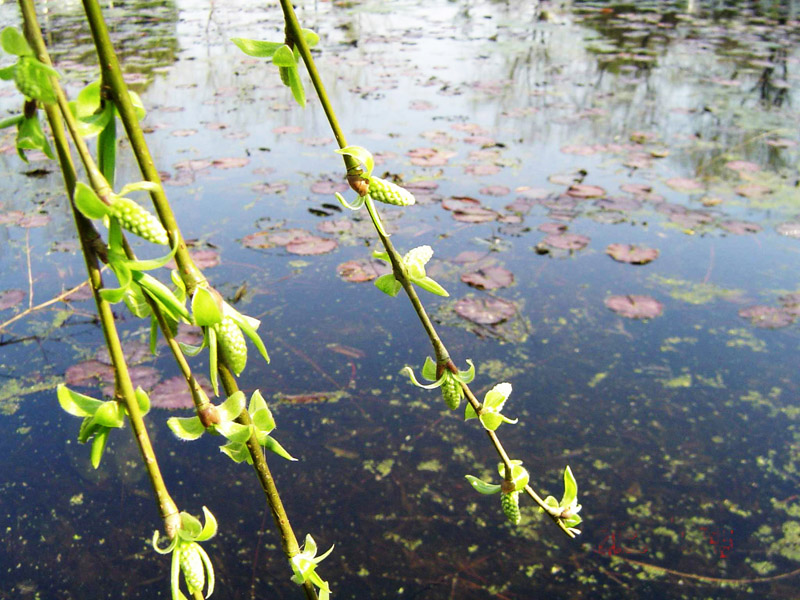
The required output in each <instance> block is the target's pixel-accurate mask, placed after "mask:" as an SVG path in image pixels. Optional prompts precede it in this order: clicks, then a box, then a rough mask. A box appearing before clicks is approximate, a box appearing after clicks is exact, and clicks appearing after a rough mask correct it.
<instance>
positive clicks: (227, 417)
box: [217, 391, 245, 421]
mask: <svg viewBox="0 0 800 600" xmlns="http://www.w3.org/2000/svg"><path fill="white" fill-rule="evenodd" d="M244 403H245V397H244V392H241V391H238V392H235V393H234V394H232V395H231V396H229V397H228V399H227V400H225V402H223V403H222V404H220V405H219V406H218V407H217V411H218V412H219V417H220V419H222V420H223V421H232V420H233V419H235V418H236V417H238V416H239V415H240V414H241V412H242V410H244Z"/></svg>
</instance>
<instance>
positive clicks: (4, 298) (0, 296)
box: [0, 290, 25, 310]
mask: <svg viewBox="0 0 800 600" xmlns="http://www.w3.org/2000/svg"><path fill="white" fill-rule="evenodd" d="M24 299H25V292H24V291H23V290H6V291H4V292H0V310H5V309H7V308H11V307H13V306H16V305H17V304H19V303H20V302H22V301H23V300H24Z"/></svg>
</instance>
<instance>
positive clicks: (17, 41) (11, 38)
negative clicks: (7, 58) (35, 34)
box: [0, 27, 33, 56]
mask: <svg viewBox="0 0 800 600" xmlns="http://www.w3.org/2000/svg"><path fill="white" fill-rule="evenodd" d="M0 45H2V46H3V50H5V51H6V52H7V53H8V54H16V55H17V56H33V50H31V47H30V46H29V45H28V42H27V41H25V37H24V36H23V35H22V34H21V33H20V32H19V31H18V30H17V29H16V27H6V28H5V29H3V33H2V34H0Z"/></svg>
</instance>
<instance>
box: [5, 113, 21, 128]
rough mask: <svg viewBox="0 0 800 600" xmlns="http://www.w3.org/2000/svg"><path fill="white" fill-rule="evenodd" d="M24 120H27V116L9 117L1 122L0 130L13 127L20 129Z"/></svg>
mask: <svg viewBox="0 0 800 600" xmlns="http://www.w3.org/2000/svg"><path fill="white" fill-rule="evenodd" d="M23 120H25V115H14V116H13V117H8V118H7V119H3V120H2V121H0V129H6V128H7V127H11V126H12V125H16V126H17V127H19V125H20V123H22V121H23Z"/></svg>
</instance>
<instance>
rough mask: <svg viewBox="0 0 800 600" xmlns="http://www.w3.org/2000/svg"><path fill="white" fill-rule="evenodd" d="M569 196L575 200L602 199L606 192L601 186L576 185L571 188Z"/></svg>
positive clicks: (568, 191) (568, 192)
mask: <svg viewBox="0 0 800 600" xmlns="http://www.w3.org/2000/svg"><path fill="white" fill-rule="evenodd" d="M567 195H568V196H572V197H573V198H602V197H603V196H605V195H606V191H605V190H604V189H603V188H601V187H600V186H599V185H588V184H586V183H575V184H573V185H571V186H569V189H568V190H567Z"/></svg>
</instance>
